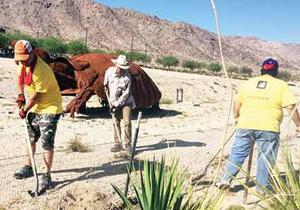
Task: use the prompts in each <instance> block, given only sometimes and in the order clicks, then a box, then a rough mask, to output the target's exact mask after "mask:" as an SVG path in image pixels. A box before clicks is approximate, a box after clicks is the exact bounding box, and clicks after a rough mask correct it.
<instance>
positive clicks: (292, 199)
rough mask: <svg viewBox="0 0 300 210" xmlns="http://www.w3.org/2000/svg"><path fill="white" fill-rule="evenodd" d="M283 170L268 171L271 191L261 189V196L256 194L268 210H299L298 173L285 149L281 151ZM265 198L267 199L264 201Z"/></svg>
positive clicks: (289, 153)
mask: <svg viewBox="0 0 300 210" xmlns="http://www.w3.org/2000/svg"><path fill="white" fill-rule="evenodd" d="M282 157H283V169H281V170H280V169H279V168H278V167H274V168H271V169H270V172H271V176H270V182H271V186H272V190H268V189H265V188H263V190H264V195H263V194H257V196H258V197H259V198H261V200H264V201H265V202H267V204H268V205H269V208H268V209H276V210H288V209H299V208H300V199H299V198H300V182H299V180H300V173H299V169H297V168H296V167H295V166H294V163H293V160H292V156H291V152H290V150H289V149H288V148H287V147H284V148H283V150H282ZM266 198H267V199H266Z"/></svg>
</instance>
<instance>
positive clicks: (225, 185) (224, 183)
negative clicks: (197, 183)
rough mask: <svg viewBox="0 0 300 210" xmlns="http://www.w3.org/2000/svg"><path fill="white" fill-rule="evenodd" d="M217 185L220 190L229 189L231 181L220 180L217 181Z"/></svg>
mask: <svg viewBox="0 0 300 210" xmlns="http://www.w3.org/2000/svg"><path fill="white" fill-rule="evenodd" d="M216 186H217V187H218V188H219V189H220V190H227V189H229V188H230V182H228V181H220V182H218V183H216Z"/></svg>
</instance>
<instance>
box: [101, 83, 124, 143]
mask: <svg viewBox="0 0 300 210" xmlns="http://www.w3.org/2000/svg"><path fill="white" fill-rule="evenodd" d="M104 91H105V95H106V98H107V101H108V104H109V108H112V104H111V101H110V99H109V95H108V90H107V88H104ZM111 117H112V120H113V125H114V128H115V130H116V132H117V136H118V139H119V142H120V143H121V145H122V147H123V142H122V138H121V134H120V132H119V129H118V126H117V120H116V116H115V113H111Z"/></svg>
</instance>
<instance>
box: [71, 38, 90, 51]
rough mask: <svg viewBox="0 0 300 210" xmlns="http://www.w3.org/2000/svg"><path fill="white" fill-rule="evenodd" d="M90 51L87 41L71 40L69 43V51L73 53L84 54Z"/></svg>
mask: <svg viewBox="0 0 300 210" xmlns="http://www.w3.org/2000/svg"><path fill="white" fill-rule="evenodd" d="M88 51H89V49H88V47H87V46H86V44H85V43H83V42H82V41H79V40H74V41H71V42H69V43H68V44H67V52H68V53H69V54H72V55H76V54H83V53H87V52H88Z"/></svg>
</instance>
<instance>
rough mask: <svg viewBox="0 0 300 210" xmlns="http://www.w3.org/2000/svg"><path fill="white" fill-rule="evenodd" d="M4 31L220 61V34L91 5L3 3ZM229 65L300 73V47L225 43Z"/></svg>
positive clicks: (84, 0)
mask: <svg viewBox="0 0 300 210" xmlns="http://www.w3.org/2000/svg"><path fill="white" fill-rule="evenodd" d="M0 26H2V27H5V28H7V29H9V30H17V31H21V32H23V33H28V34H31V35H33V36H37V37H45V36H55V37H59V38H62V39H64V40H71V39H81V40H83V41H84V40H85V39H86V37H87V44H88V46H89V47H97V48H102V49H109V50H112V49H123V50H130V49H131V43H133V46H132V47H133V49H134V50H136V51H141V52H145V53H148V54H151V55H152V56H154V57H158V56H160V55H174V56H176V57H178V58H180V59H181V60H198V61H219V54H220V53H219V50H218V44H217V38H216V34H214V33H212V32H209V31H206V30H203V29H201V28H199V27H197V26H193V25H190V24H187V23H183V22H178V23H174V22H171V21H168V20H163V19H160V18H159V17H156V16H149V15H144V14H142V13H140V12H136V11H133V10H129V9H125V8H117V9H113V8H110V7H107V6H105V5H102V4H99V3H96V2H94V1H92V0H13V1H12V0H1V1H0ZM223 50H224V52H223V53H224V56H225V59H226V63H228V64H235V65H247V66H251V67H252V68H259V64H260V63H261V61H262V60H263V59H265V58H266V57H275V58H277V59H279V62H280V64H281V67H283V68H284V69H287V70H300V44H285V43H280V42H269V41H263V40H260V39H257V38H252V37H228V36H226V37H225V36H224V37H223Z"/></svg>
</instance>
